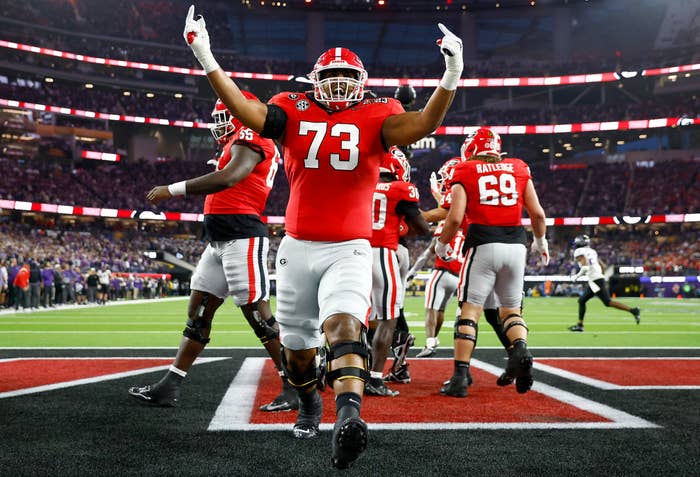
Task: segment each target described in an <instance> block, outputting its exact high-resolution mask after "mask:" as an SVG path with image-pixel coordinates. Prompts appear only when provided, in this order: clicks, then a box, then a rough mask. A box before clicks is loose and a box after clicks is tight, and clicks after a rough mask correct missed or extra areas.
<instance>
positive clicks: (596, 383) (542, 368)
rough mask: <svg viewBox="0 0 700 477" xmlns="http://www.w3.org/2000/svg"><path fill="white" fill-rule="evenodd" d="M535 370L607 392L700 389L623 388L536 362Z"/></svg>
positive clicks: (669, 387)
mask: <svg viewBox="0 0 700 477" xmlns="http://www.w3.org/2000/svg"><path fill="white" fill-rule="evenodd" d="M543 359H569V358H543ZM571 359H600V360H603V359H615V360H618V359H620V360H622V359H679V360H680V359H700V358H678V357H673V358H658V357H657V358H571ZM534 366H535V369H538V370H540V371H544V372H546V373H550V374H553V375H555V376H559V377H561V378H566V379H570V380H572V381H576V382H579V383H583V384H587V385H589V386H593V387H595V388H598V389H603V390H605V391H612V390H615V391H634V390H640V389H700V386H695V385H678V386H673V385H671V386H659V385H650V386H621V385H619V384H614V383H609V382H607V381H602V380H600V379H595V378H590V377H588V376H584V375H582V374H578V373H574V372H571V371H567V370H565V369H561V368H557V367H554V366H549V365H547V364H543V363H540V362H538V361H537V360H535V363H534Z"/></svg>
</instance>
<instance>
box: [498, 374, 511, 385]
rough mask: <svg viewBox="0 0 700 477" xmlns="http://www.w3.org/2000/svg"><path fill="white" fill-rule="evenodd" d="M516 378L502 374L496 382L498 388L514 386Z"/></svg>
mask: <svg viewBox="0 0 700 477" xmlns="http://www.w3.org/2000/svg"><path fill="white" fill-rule="evenodd" d="M514 380H515V378H514V377H513V376H508V374H507V373H501V375H500V376H499V377H498V379H497V380H496V385H497V386H510V385H511V384H513V381H514Z"/></svg>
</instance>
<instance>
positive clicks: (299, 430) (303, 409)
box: [292, 390, 323, 439]
mask: <svg viewBox="0 0 700 477" xmlns="http://www.w3.org/2000/svg"><path fill="white" fill-rule="evenodd" d="M313 394H314V398H313V400H312V401H311V402H310V403H305V402H303V401H301V399H300V400H299V415H297V422H296V423H295V424H294V428H293V429H292V433H293V434H294V437H296V438H297V439H313V438H314V437H317V436H318V426H319V424H321V417H322V416H323V399H321V395H320V394H319V393H318V392H316V391H315V390H314V391H313Z"/></svg>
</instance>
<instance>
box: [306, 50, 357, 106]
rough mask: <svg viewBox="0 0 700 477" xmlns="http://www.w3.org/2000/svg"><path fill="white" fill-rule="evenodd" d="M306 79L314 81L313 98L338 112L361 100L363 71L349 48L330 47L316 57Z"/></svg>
mask: <svg viewBox="0 0 700 477" xmlns="http://www.w3.org/2000/svg"><path fill="white" fill-rule="evenodd" d="M309 79H310V80H311V81H312V82H313V84H314V98H315V99H316V101H318V102H320V103H322V104H324V105H325V106H326V107H327V108H329V109H333V110H336V111H339V110H341V109H345V108H347V107H348V106H350V105H351V104H353V103H356V102H358V101H361V100H362V98H363V97H364V94H365V83H366V82H367V71H365V67H364V66H363V64H362V61H361V60H360V58H359V57H358V56H357V55H356V54H355V53H353V52H352V51H350V50H348V49H347V48H331V49H330V50H328V51H326V52H325V53H323V54H322V55H321V56H319V57H318V60H317V61H316V64H315V65H314V69H313V71H311V73H309Z"/></svg>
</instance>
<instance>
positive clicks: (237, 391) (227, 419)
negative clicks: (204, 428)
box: [208, 358, 289, 431]
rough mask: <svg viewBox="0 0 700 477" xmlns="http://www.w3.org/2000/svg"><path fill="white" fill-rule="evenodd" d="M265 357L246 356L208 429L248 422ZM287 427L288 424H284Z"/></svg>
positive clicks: (218, 429)
mask: <svg viewBox="0 0 700 477" xmlns="http://www.w3.org/2000/svg"><path fill="white" fill-rule="evenodd" d="M266 360H267V358H246V359H245V360H244V361H243V364H242V365H241V367H240V369H239V370H238V373H236V377H235V378H234V379H233V381H232V382H231V385H230V386H229V388H228V390H227V391H226V394H224V397H223V399H222V400H221V403H220V404H219V407H217V408H216V413H214V417H213V418H212V420H211V422H210V423H209V429H208V430H210V431H223V430H230V429H231V426H240V425H243V424H247V423H249V422H250V415H251V413H252V412H253V404H254V402H255V393H256V392H257V390H258V382H259V381H260V375H261V374H262V369H263V366H264V365H265V361H266ZM286 427H287V428H288V427H289V426H288V425H287V426H286Z"/></svg>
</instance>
